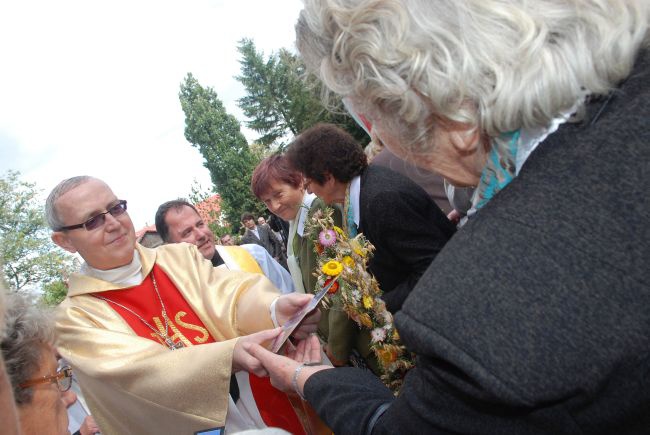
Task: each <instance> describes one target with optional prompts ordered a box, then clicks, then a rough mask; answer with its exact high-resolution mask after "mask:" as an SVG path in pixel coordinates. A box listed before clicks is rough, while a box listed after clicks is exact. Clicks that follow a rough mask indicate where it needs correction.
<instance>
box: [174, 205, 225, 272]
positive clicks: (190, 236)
mask: <svg viewBox="0 0 650 435" xmlns="http://www.w3.org/2000/svg"><path fill="white" fill-rule="evenodd" d="M165 222H167V226H168V227H169V239H170V240H171V242H172V243H180V242H187V243H191V244H193V245H196V246H197V247H198V248H199V251H201V254H203V256H204V257H205V258H206V259H208V260H211V259H212V257H213V256H214V251H215V247H214V234H213V233H212V231H211V230H210V228H209V227H208V226H207V225H206V223H205V222H203V219H201V216H199V214H198V213H197V212H196V211H194V210H193V209H192V208H191V207H188V206H183V207H181V208H178V209H177V208H172V209H170V210H169V211H167V214H166V215H165Z"/></svg>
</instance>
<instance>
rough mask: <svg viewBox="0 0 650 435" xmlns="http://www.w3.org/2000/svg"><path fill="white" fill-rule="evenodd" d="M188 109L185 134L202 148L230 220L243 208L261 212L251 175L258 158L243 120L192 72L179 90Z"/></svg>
mask: <svg viewBox="0 0 650 435" xmlns="http://www.w3.org/2000/svg"><path fill="white" fill-rule="evenodd" d="M179 98H180V101H181V106H182V108H183V112H184V113H185V138H186V139H187V140H188V141H189V142H190V143H191V144H192V146H194V147H196V148H198V149H199V151H200V152H201V154H202V155H203V158H204V159H205V161H204V163H203V165H204V166H205V167H206V168H207V169H208V170H209V171H210V177H211V179H212V183H213V184H214V189H215V192H216V193H219V194H220V195H221V199H222V201H223V202H222V211H223V212H224V214H225V216H226V220H227V221H229V222H230V223H233V224H235V223H236V224H238V223H239V218H240V216H241V214H242V213H243V212H246V211H248V212H251V213H259V212H260V211H261V210H264V206H263V205H262V203H260V202H259V201H257V199H256V198H255V197H254V196H253V195H252V194H251V190H250V189H251V188H250V185H251V175H252V173H253V169H254V168H255V165H256V164H257V163H258V159H257V158H256V157H255V155H254V154H253V153H252V152H251V150H250V148H249V147H248V143H247V142H246V138H245V137H244V135H243V134H242V133H241V131H240V125H239V121H237V119H236V118H235V117H234V116H232V115H230V114H228V113H227V112H226V109H225V108H224V106H223V103H222V102H221V100H219V98H218V97H217V93H216V92H215V91H214V90H213V89H212V88H210V87H207V88H204V87H203V86H201V85H200V84H199V82H198V81H197V80H196V79H195V78H194V76H192V74H188V75H187V77H186V78H185V81H184V82H183V83H182V84H181V90H180V93H179Z"/></svg>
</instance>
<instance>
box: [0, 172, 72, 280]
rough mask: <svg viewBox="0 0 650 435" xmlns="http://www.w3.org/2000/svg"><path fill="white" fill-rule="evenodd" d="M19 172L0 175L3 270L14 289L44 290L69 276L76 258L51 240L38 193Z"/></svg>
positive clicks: (0, 242) (0, 225)
mask: <svg viewBox="0 0 650 435" xmlns="http://www.w3.org/2000/svg"><path fill="white" fill-rule="evenodd" d="M19 175H20V174H19V173H18V172H15V171H9V172H7V173H6V174H5V175H3V176H2V177H0V255H1V260H0V261H1V262H2V265H3V267H2V271H3V275H4V279H5V282H6V284H7V286H8V287H9V289H10V290H12V291H21V290H37V289H39V288H40V289H43V288H45V287H46V286H47V285H48V284H50V283H52V282H54V281H61V280H62V279H63V277H65V276H67V275H68V273H69V272H70V270H71V269H72V268H73V267H74V260H73V257H72V256H71V255H69V254H67V253H65V252H64V251H63V250H61V249H59V248H58V247H56V246H55V245H54V243H53V242H52V241H51V240H50V236H49V233H50V232H49V229H48V228H47V225H46V223H45V217H44V212H43V203H42V201H41V200H39V198H38V197H37V196H38V194H39V192H38V191H37V190H36V187H35V185H34V184H32V183H28V182H25V181H21V180H20V179H19Z"/></svg>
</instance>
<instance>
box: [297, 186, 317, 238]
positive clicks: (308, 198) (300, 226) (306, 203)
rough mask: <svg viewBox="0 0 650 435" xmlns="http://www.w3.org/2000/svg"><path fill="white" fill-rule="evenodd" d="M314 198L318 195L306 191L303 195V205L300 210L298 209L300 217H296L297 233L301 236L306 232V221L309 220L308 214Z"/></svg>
mask: <svg viewBox="0 0 650 435" xmlns="http://www.w3.org/2000/svg"><path fill="white" fill-rule="evenodd" d="M314 199H316V195H314V194H313V193H307V192H305V194H304V196H303V197H302V206H301V207H300V210H298V218H297V219H296V223H297V227H296V233H297V234H298V235H299V236H300V237H303V235H304V234H305V221H306V220H307V215H308V214H309V209H310V208H311V204H312V203H313V202H314Z"/></svg>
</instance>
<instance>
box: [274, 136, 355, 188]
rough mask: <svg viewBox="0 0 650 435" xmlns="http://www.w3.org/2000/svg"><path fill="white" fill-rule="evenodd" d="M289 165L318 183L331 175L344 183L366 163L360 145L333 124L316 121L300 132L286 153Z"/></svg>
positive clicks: (323, 181)
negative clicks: (317, 122) (316, 122)
mask: <svg viewBox="0 0 650 435" xmlns="http://www.w3.org/2000/svg"><path fill="white" fill-rule="evenodd" d="M286 157H287V159H288V160H289V162H290V163H291V165H292V166H293V167H294V168H296V169H297V170H299V171H300V172H302V173H303V174H304V175H305V176H306V177H308V178H311V179H312V180H315V181H316V182H317V183H319V184H323V183H325V181H326V175H327V174H328V173H329V174H331V175H332V176H333V177H334V178H335V179H336V180H337V181H340V182H343V183H347V182H348V181H350V180H352V179H353V178H354V177H356V176H357V175H359V174H360V173H361V171H363V170H364V169H365V168H366V167H367V166H368V158H367V157H366V154H365V153H364V152H363V147H362V146H361V145H360V144H359V143H358V142H357V141H356V140H355V139H354V138H353V137H352V136H351V135H350V134H349V133H348V132H346V131H345V130H343V129H341V128H339V127H337V126H335V125H333V124H316V125H315V126H313V127H311V128H308V129H307V130H305V131H304V132H302V133H300V135H298V137H297V138H296V139H295V140H294V141H293V143H292V144H291V145H290V146H289V149H288V151H287V154H286Z"/></svg>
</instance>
